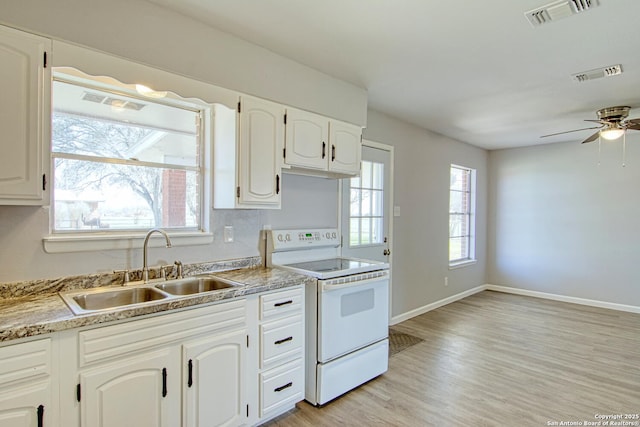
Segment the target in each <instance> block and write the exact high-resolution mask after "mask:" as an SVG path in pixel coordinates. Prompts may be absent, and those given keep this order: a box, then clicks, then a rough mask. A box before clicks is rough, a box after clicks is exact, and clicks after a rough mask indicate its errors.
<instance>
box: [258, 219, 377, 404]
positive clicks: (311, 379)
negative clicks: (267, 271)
mask: <svg viewBox="0 0 640 427" xmlns="http://www.w3.org/2000/svg"><path fill="white" fill-rule="evenodd" d="M340 243H341V238H340V234H339V232H338V230H337V229H295V230H267V231H266V232H265V250H264V257H265V264H266V266H267V267H276V268H282V269H286V270H289V271H293V272H296V273H300V274H305V275H308V276H312V277H315V278H316V279H318V280H317V282H316V284H315V287H313V289H309V288H307V289H306V290H305V291H306V292H305V313H306V314H305V324H306V356H305V358H306V360H305V372H306V375H305V380H306V386H305V399H306V400H307V401H309V402H310V403H312V404H314V405H323V404H325V403H327V402H329V401H330V400H332V399H335V398H336V397H338V396H340V395H342V394H344V393H346V392H348V391H349V390H351V389H353V388H355V387H357V386H359V385H361V384H363V383H365V382H367V381H369V380H370V379H372V378H375V377H376V376H378V375H380V374H382V373H384V372H386V371H387V368H388V352H389V340H388V325H389V264H387V263H384V262H378V261H370V260H361V259H353V258H344V257H340V256H339V251H340Z"/></svg>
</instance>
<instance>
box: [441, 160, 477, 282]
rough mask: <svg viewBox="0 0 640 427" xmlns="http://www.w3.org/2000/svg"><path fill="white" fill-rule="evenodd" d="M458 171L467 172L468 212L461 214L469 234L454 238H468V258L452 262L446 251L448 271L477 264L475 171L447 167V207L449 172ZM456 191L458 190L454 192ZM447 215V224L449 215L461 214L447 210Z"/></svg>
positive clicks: (448, 240)
mask: <svg viewBox="0 0 640 427" xmlns="http://www.w3.org/2000/svg"><path fill="white" fill-rule="evenodd" d="M454 168H455V169H460V170H464V171H468V172H469V211H468V213H466V212H465V213H463V214H465V215H468V216H469V234H468V235H464V236H456V237H468V239H469V248H468V249H469V250H468V252H469V253H468V256H467V257H466V258H460V259H455V260H452V259H451V258H450V251H448V255H447V258H448V259H449V270H453V269H456V268H461V267H465V266H467V265H473V264H476V263H477V259H476V174H477V171H476V169H473V168H470V167H468V166H461V165H457V164H454V163H452V164H451V165H450V166H449V183H450V184H449V206H451V192H452V189H451V171H452V169H454ZM456 191H458V190H456ZM448 212H449V213H448V215H447V219H448V222H449V223H450V221H451V215H452V214H455V215H459V214H462V213H460V212H456V213H452V212H451V209H450V208H449V211H448ZM451 239H452V237H451V235H450V234H449V233H448V238H447V243H448V244H447V248H449V247H450V245H451Z"/></svg>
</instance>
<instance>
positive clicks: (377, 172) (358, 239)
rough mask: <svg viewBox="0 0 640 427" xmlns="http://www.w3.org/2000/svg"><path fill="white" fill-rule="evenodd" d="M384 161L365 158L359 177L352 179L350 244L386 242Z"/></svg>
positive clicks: (361, 244) (360, 244) (362, 244)
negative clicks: (372, 160) (384, 227)
mask: <svg viewBox="0 0 640 427" xmlns="http://www.w3.org/2000/svg"><path fill="white" fill-rule="evenodd" d="M383 168H384V164H382V163H377V162H370V161H366V160H363V161H362V170H361V173H360V176H359V177H355V178H351V179H350V183H351V184H350V211H349V245H350V246H352V247H353V246H364V245H373V244H378V243H382V239H383V235H382V234H383V218H384V215H383V210H384V207H383V206H384V204H383V200H382V194H383V185H384V169H383Z"/></svg>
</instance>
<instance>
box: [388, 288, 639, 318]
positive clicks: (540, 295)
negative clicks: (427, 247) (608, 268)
mask: <svg viewBox="0 0 640 427" xmlns="http://www.w3.org/2000/svg"><path fill="white" fill-rule="evenodd" d="M482 291H496V292H504V293H507V294H515V295H524V296H528V297H535V298H544V299H549V300H553V301H562V302H568V303H572V304H580V305H589V306H591V307H599V308H608V309H610V310H618V311H627V312H630V313H640V307H638V306H635V305H626V304H617V303H613V302H606V301H598V300H593V299H586V298H578V297H570V296H566V295H558V294H550V293H547V292H539V291H530V290H528V289H520V288H511V287H509V286H498V285H490V284H486V285H480V286H476V287H475V288H472V289H469V290H466V291H464V292H460V293H459V294H455V295H451V296H450V297H447V298H444V299H441V300H439V301H436V302H432V303H431V304H427V305H424V306H422V307H418V308H416V309H413V310H411V311H407V312H406V313H402V314H400V315H398V316H394V317H392V318H391V322H390V323H389V324H390V325H396V324H398V323H400V322H404V321H405V320H409V319H411V318H412V317H416V316H419V315H421V314H424V313H426V312H428V311H431V310H435V309H436V308H439V307H442V306H444V305H447V304H451V303H452V302H456V301H458V300H461V299H463V298H466V297H468V296H470V295H473V294H477V293H478V292H482Z"/></svg>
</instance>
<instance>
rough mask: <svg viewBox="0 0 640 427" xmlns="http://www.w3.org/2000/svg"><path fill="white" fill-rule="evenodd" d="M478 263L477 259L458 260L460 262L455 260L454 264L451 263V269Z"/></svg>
mask: <svg viewBox="0 0 640 427" xmlns="http://www.w3.org/2000/svg"><path fill="white" fill-rule="evenodd" d="M477 263H478V260H477V259H467V260H464V261H458V262H454V263H453V264H449V270H455V269H457V268H463V267H466V266H468V265H473V264H477Z"/></svg>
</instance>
